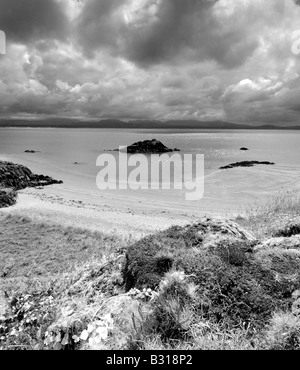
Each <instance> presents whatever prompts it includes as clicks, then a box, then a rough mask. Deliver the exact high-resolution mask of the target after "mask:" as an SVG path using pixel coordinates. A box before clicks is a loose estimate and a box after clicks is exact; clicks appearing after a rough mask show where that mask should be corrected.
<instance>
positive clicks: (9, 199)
mask: <svg viewBox="0 0 300 370" xmlns="http://www.w3.org/2000/svg"><path fill="white" fill-rule="evenodd" d="M16 201H17V193H16V191H14V190H13V189H1V188H0V208H5V207H10V206H13V205H14V204H16Z"/></svg>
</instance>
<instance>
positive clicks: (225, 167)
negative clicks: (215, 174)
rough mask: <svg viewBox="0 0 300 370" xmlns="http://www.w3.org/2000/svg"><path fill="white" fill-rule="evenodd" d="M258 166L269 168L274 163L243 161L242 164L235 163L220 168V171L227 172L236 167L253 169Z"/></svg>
mask: <svg viewBox="0 0 300 370" xmlns="http://www.w3.org/2000/svg"><path fill="white" fill-rule="evenodd" d="M259 164H263V165H269V166H274V165H275V163H273V162H266V161H265V162H259V161H244V162H237V163H231V164H229V165H228V166H224V167H220V170H228V169H231V168H236V167H253V166H256V165H259Z"/></svg>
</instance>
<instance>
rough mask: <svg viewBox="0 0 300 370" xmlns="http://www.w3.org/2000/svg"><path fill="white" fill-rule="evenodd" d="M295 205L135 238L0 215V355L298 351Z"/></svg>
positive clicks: (279, 201)
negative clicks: (4, 352) (84, 351)
mask: <svg viewBox="0 0 300 370" xmlns="http://www.w3.org/2000/svg"><path fill="white" fill-rule="evenodd" d="M299 210H300V200H299V197H298V196H297V194H296V193H293V192H288V193H285V194H280V195H279V196H277V197H276V198H274V199H272V200H271V201H270V202H268V203H267V205H266V206H265V207H262V206H260V207H257V208H255V210H254V209H252V211H250V210H247V212H245V214H244V215H243V216H242V217H239V218H238V219H237V222H233V221H221V220H214V219H210V218H204V219H201V220H199V222H197V223H195V224H193V225H188V226H185V227H172V228H170V229H168V230H165V231H162V232H159V233H157V234H155V235H150V236H148V237H146V238H143V239H141V240H138V241H132V240H124V239H123V240H122V239H120V238H119V237H117V236H106V235H104V234H101V233H97V232H90V231H87V230H81V229H75V228H64V227H62V226H58V225H54V224H53V225H51V224H49V225H48V224H47V225H45V224H42V223H37V222H34V221H32V220H30V219H28V218H24V217H19V216H17V215H4V214H0V253H1V258H0V275H1V278H0V284H1V286H0V287H1V289H2V291H3V292H5V294H6V297H7V301H8V302H9V303H10V312H7V313H6V314H5V315H4V317H3V318H2V319H0V348H3V349H49V350H53V349H54V350H77V349H115V350H118V349H183V350H186V349H247V350H251V349H282V350H295V349H300V240H299V239H300V235H299V230H300V222H299V218H298V214H299ZM246 230H247V231H246ZM0 297H1V295H0ZM0 300H1V298H0ZM0 308H1V304H0ZM0 316H1V312H0Z"/></svg>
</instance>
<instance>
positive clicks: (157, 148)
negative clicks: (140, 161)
mask: <svg viewBox="0 0 300 370" xmlns="http://www.w3.org/2000/svg"><path fill="white" fill-rule="evenodd" d="M114 151H116V152H118V151H120V150H119V149H115V150H114ZM121 152H127V153H129V154H163V153H172V152H180V150H179V149H177V148H175V149H170V148H168V147H166V146H165V145H164V144H163V143H162V142H160V141H159V140H156V139H153V140H145V141H138V142H137V143H133V144H132V145H129V146H128V147H126V148H124V149H122V150H121Z"/></svg>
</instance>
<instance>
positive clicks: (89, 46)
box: [74, 0, 126, 55]
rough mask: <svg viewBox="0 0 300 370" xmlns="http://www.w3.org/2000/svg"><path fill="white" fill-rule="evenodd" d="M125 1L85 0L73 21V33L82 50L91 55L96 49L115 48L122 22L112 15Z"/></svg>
mask: <svg viewBox="0 0 300 370" xmlns="http://www.w3.org/2000/svg"><path fill="white" fill-rule="evenodd" d="M125 3H126V0H87V1H86V2H85V5H84V8H83V11H82V13H81V14H80V16H79V18H78V19H77V21H75V22H74V23H75V25H74V26H75V27H74V29H75V32H76V34H77V38H78V40H79V41H80V43H81V45H82V47H83V49H84V50H85V52H86V53H87V54H88V55H92V54H93V52H94V51H95V50H96V49H98V48H104V47H109V48H110V49H112V48H117V44H118V37H119V35H122V30H121V29H122V27H123V25H122V22H121V21H120V19H119V18H117V17H116V16H115V15H114V13H115V11H116V10H117V9H118V8H120V7H121V6H122V5H124V4H125Z"/></svg>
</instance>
